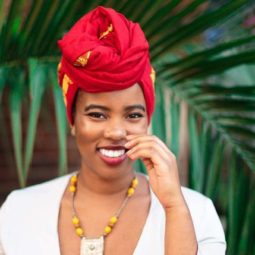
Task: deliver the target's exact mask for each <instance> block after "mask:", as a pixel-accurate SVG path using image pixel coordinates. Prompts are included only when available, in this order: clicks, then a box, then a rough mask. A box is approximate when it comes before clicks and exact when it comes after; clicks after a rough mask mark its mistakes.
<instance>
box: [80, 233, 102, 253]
mask: <svg viewBox="0 0 255 255" xmlns="http://www.w3.org/2000/svg"><path fill="white" fill-rule="evenodd" d="M103 254H104V237H103V236H100V237H99V238H95V239H92V238H86V237H82V239H81V251H80V255H103Z"/></svg>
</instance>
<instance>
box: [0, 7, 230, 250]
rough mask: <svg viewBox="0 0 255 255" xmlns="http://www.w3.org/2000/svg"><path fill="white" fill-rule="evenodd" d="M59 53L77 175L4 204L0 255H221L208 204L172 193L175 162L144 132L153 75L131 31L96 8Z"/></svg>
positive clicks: (220, 237)
mask: <svg viewBox="0 0 255 255" xmlns="http://www.w3.org/2000/svg"><path fill="white" fill-rule="evenodd" d="M59 46H60V48H61V51H62V59H61V61H60V64H59V70H58V74H59V83H60V86H61V87H62V89H63V96H64V101H65V103H66V109H67V116H68V120H69V122H70V126H71V133H72V135H73V136H74V138H75V140H76V144H77V147H78V150H79V153H80V159H81V162H80V169H79V171H78V172H76V173H73V174H71V175H67V176H64V177H60V178H57V179H55V180H52V181H49V182H47V183H43V184H40V185H36V186H33V187H29V188H26V189H23V190H18V191H14V192H12V193H11V194H10V195H9V196H8V198H7V200H6V202H5V203H4V204H3V206H2V208H1V211H0V254H5V255H24V254H26V255H28V254H31V255H32V254H33V255H34V254H38V255H44V254H47V255H51V254H52V255H53V254H54V255H57V254H62V255H71V254H72V255H73V254H81V255H103V254H105V255H119V254H125V255H130V254H134V255H144V254H146V255H156V254H157V255H169V254H171V255H177V254H178V255H196V254H200V255H215V254H217V255H223V254H225V249H226V244H225V237H224V232H223V229H222V226H221V224H220V221H219V218H218V215H217V213H216V211H215V209H214V206H213V204H212V202H211V201H210V200H209V199H208V198H206V197H204V196H202V195H200V194H198V193H197V192H194V191H191V190H189V189H186V188H183V187H181V186H180V181H179V175H178V169H177V164H176V159H175V156H174V155H173V154H172V152H171V151H170V150H169V149H168V148H167V146H166V145H165V144H164V143H163V142H162V141H161V140H160V139H159V138H157V137H155V136H153V135H150V134H148V126H149V123H150V120H151V115H152V112H153V109H154V79H155V73H154V70H153V68H152V67H151V64H150V60H149V51H148V50H149V46H148V43H147V41H146V39H145V37H144V34H143V32H142V30H141V29H140V27H139V25H138V24H135V23H133V22H131V21H129V20H127V19H126V18H125V17H124V16H123V15H122V14H120V13H117V12H116V11H114V10H112V9H107V8H104V7H98V8H96V9H95V10H93V11H91V12H90V13H88V14H86V15H85V16H84V17H82V18H81V19H80V20H79V21H78V22H77V23H76V24H75V25H74V26H73V28H72V29H71V30H70V31H69V32H68V33H67V34H66V35H65V36H64V38H63V39H62V40H60V41H59ZM137 159H141V160H142V162H143V163H144V165H145V167H146V169H147V171H148V176H145V175H141V174H137V173H135V171H134V169H133V166H132V165H133V162H134V161H135V160H137ZM17 212H18V213H17ZM21 233H22V234H21Z"/></svg>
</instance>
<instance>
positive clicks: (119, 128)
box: [104, 122, 127, 141]
mask: <svg viewBox="0 0 255 255" xmlns="http://www.w3.org/2000/svg"><path fill="white" fill-rule="evenodd" d="M126 135H127V131H126V128H125V126H124V125H123V124H122V123H120V122H113V123H109V124H108V125H107V127H106V129H105V131H104V136H105V138H107V139H112V140H116V141H117V140H122V139H125V138H126Z"/></svg>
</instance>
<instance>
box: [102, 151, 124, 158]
mask: <svg viewBox="0 0 255 255" xmlns="http://www.w3.org/2000/svg"><path fill="white" fill-rule="evenodd" d="M99 151H100V153H102V154H103V155H104V156H106V157H109V158H117V157H120V156H122V155H124V153H125V150H106V149H100V150H99Z"/></svg>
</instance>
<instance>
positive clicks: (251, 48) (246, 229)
mask: <svg viewBox="0 0 255 255" xmlns="http://www.w3.org/2000/svg"><path fill="white" fill-rule="evenodd" d="M98 5H103V6H106V7H112V8H114V9H116V10H118V11H120V12H122V13H124V14H125V15H126V16H127V17H128V18H130V19H131V20H133V21H136V22H139V23H140V25H141V27H142V28H143V30H144V32H145V34H146V36H147V38H148V40H149V42H150V47H151V59H152V62H153V65H154V68H155V70H156V72H157V81H156V94H157V108H156V111H155V114H154V118H153V122H152V127H151V129H152V132H153V133H154V134H156V135H158V136H159V137H160V138H161V139H162V140H164V141H165V142H166V144H167V145H168V146H169V147H170V148H171V150H172V151H173V152H174V153H175V154H176V156H177V158H178V161H179V168H180V174H181V178H182V183H183V184H184V185H187V186H189V187H191V188H193V189H196V190H198V191H199V192H202V193H204V194H206V195H207V196H209V197H210V198H211V199H212V200H213V201H214V203H215V205H216V207H217V210H218V212H219V213H220V215H221V219H222V222H223V224H224V227H225V230H226V238H227V242H228V252H227V254H229V255H243V254H244V255H250V254H255V244H254V236H255V233H254V232H255V196H253V188H254V170H255V75H254V62H255V44H254V41H255V36H254V32H255V30H254V29H255V3H254V1H252V0H251V1H249V0H235V1H231V0H229V1H223V0H221V1H209V0H208V1H206V0H194V1H192V0H185V1H184V0H182V1H176V0H164V1H163V0H162V1H160V0H157V1H155V0H147V1H135V0H132V1H131V0H129V1H117V0H101V1H100V0H98V1H82V0H77V1H71V0H62V1H60V0H53V1H49V0H47V1H43V0H38V1H33V0H26V1H24V0H13V1H11V0H4V1H0V45H1V47H0V146H1V148H0V158H1V163H0V170H1V172H0V178H1V179H2V180H1V186H0V189H1V187H3V183H4V181H6V179H4V176H6V175H7V174H8V172H9V171H10V169H13V168H15V169H16V173H17V174H16V177H15V178H16V179H17V180H18V182H19V186H20V187H24V186H26V185H27V183H28V180H29V176H31V175H32V174H34V175H35V176H36V174H37V173H36V172H35V170H33V169H34V168H33V166H34V164H35V162H37V163H38V162H39V163H40V162H41V163H43V161H45V160H46V157H45V156H44V154H43V153H41V152H37V150H38V146H40V145H41V144H46V145H48V147H47V149H48V150H50V153H51V154H52V155H53V157H54V158H57V157H58V160H57V162H58V173H57V172H54V173H52V176H51V177H53V176H54V175H55V176H56V175H63V174H65V173H67V172H68V170H67V169H69V171H72V170H74V169H75V168H76V167H78V165H79V162H76V161H75V160H73V159H72V157H71V155H70V153H69V152H70V150H68V148H69V146H70V145H69V143H70V142H69V140H70V135H68V124H67V122H66V118H65V108H64V105H63V101H62V92H61V90H60V88H59V87H58V85H57V77H56V69H57V63H58V61H59V57H60V52H59V50H58V48H57V45H56V41H57V40H58V39H59V38H60V37H61V36H62V35H63V34H64V33H65V32H66V31H67V30H68V29H69V28H70V27H71V26H72V24H73V23H74V22H75V21H76V20H77V19H78V18H79V17H81V16H82V15H83V14H84V13H86V12H88V11H89V10H91V9H93V8H94V7H96V6H98ZM49 129H51V130H54V132H55V133H54V134H55V136H56V137H55V136H54V139H53V140H56V141H58V149H57V150H56V148H55V149H54V148H51V146H52V141H51V140H52V137H51V138H47V137H46V138H45V136H43V138H40V137H41V136H42V134H44V132H47V130H49ZM10 138H11V139H10ZM38 140H39V141H40V142H39V145H36V141H38ZM67 144H68V145H67ZM53 147H54V146H53ZM35 158H37V161H36V160H35ZM38 159H39V160H38ZM68 161H69V163H68ZM13 162H15V164H14V163H13ZM70 162H71V163H70ZM73 162H74V163H73ZM39 163H38V164H39ZM1 166H2V167H1ZM55 167H56V166H55ZM136 167H137V169H138V171H142V172H143V171H145V170H144V167H143V166H142V164H141V163H140V162H137V164H136ZM36 180H37V181H38V179H35V180H34V182H36ZM32 183H33V181H32V182H29V184H32ZM16 187H17V185H16V186H15V185H14V186H13V187H10V186H8V188H10V189H13V188H16ZM1 192H3V191H1ZM5 195H6V194H5Z"/></svg>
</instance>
